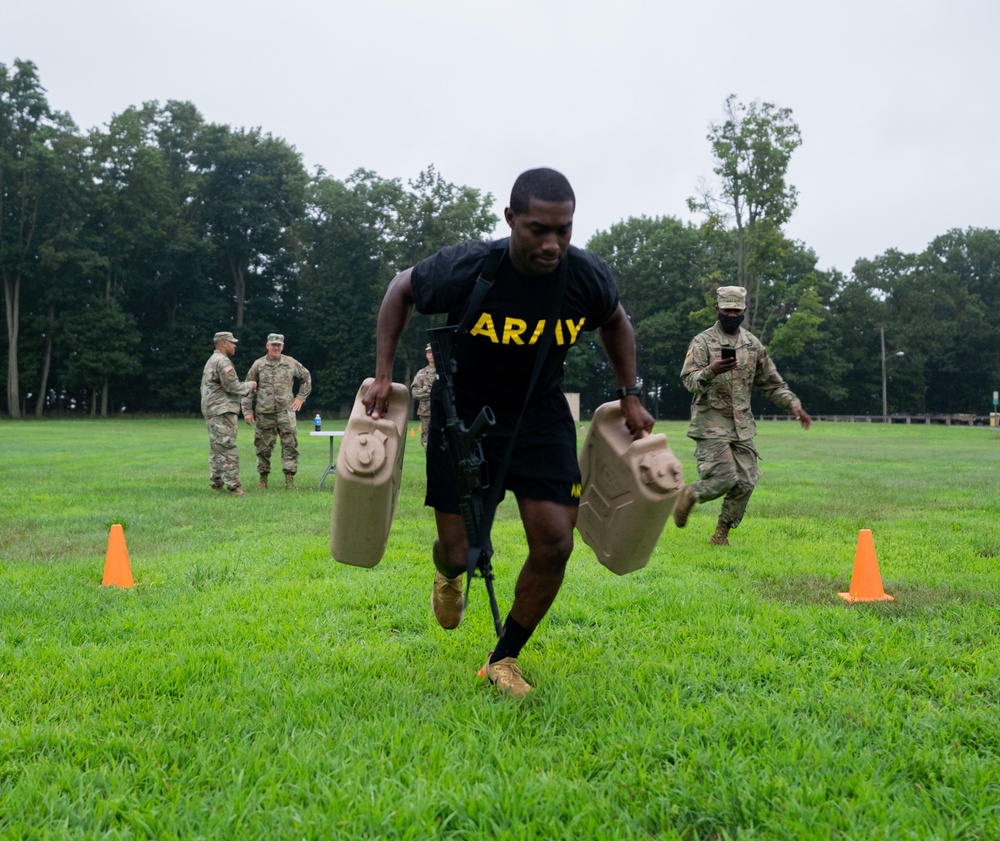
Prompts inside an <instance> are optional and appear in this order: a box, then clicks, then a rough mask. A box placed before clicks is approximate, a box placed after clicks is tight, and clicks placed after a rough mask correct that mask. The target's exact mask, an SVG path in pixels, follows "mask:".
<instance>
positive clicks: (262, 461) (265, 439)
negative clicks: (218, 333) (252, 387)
mask: <svg viewBox="0 0 1000 841" xmlns="http://www.w3.org/2000/svg"><path fill="white" fill-rule="evenodd" d="M296 377H297V378H298V380H299V393H298V394H293V393H292V386H293V380H294V379H295V378H296ZM247 381H248V382H255V383H257V411H256V412H254V421H255V423H256V425H257V427H256V430H255V432H254V436H253V443H254V446H255V447H256V448H257V472H258V473H260V475H261V476H266V475H267V474H268V473H270V472H271V452H272V451H273V450H274V444H275V440H276V439H277V438H278V437H279V436H280V438H281V469H282V471H284V473H285V475H286V476H294V475H295V473H296V471H298V469H299V450H298V447H299V436H298V432H297V430H296V425H295V410H294V409H293V408H292V403H293V402H294V401H295V400H296V399H298V400H303V401H304V400H305V399H306V398H307V397H308V396H309V394H310V392H311V391H312V377H311V376H310V374H309V371H308V369H307V368H306V367H305V365H303V364H302V363H301V362H298V361H296V360H295V359H292V357H290V356H285V355H284V354H282V356H281V358H280V359H278V360H277V361H273V360H271V359H269V358H268V357H267V356H266V355H265V356H262V357H261V358H260V359H258V360H257V361H256V362H254V364H253V365H251V366H250V371H249V372H248V373H247ZM252 408H253V395H252V394H251V395H249V396H248V397H244V398H243V414H244V415H245V414H247V412H250V411H252Z"/></svg>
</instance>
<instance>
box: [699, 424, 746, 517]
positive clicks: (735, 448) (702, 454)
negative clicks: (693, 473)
mask: <svg viewBox="0 0 1000 841" xmlns="http://www.w3.org/2000/svg"><path fill="white" fill-rule="evenodd" d="M694 457H695V460H696V461H697V462H698V476H699V480H698V481H697V482H695V483H694V484H693V485H692V486H691V492H692V493H693V494H694V498H695V500H696V501H697V502H708V501H709V500H711V499H718V498H719V497H720V496H723V495H725V499H724V500H723V501H722V512H721V513H720V514H719V519H720V520H722V522H723V523H725V524H726V525H728V526H729V527H730V528H733V529H734V528H736V527H737V526H738V525H739V524H740V521H741V520H742V519H743V515H744V513H746V510H747V503H748V502H749V501H750V495H751V494H752V493H753V489H754V487H755V486H756V484H757V482H758V481H759V480H760V468H759V467H758V466H757V458H758V456H757V448H756V447H755V446H754V443H753V438H750V439H748V440H746V441H720V440H718V439H715V438H712V439H702V440H700V441H698V446H697V447H696V448H695V451H694Z"/></svg>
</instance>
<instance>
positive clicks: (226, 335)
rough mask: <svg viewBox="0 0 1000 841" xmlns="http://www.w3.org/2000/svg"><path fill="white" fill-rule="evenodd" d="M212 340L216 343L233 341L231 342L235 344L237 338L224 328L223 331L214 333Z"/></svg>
mask: <svg viewBox="0 0 1000 841" xmlns="http://www.w3.org/2000/svg"><path fill="white" fill-rule="evenodd" d="M214 341H215V343H216V344H218V343H219V342H233V343H234V344H235V343H236V342H238V341H239V339H237V338H236V337H235V336H234V335H233V334H232V333H230V332H229V331H228V330H224V331H223V332H221V333H216V334H215V339H214Z"/></svg>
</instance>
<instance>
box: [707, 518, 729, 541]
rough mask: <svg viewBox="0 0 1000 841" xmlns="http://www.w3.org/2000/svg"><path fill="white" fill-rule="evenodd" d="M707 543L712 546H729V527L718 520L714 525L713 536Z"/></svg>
mask: <svg viewBox="0 0 1000 841" xmlns="http://www.w3.org/2000/svg"><path fill="white" fill-rule="evenodd" d="M708 542H709V543H711V544H712V545H713V546H728V545H729V525H728V524H727V523H724V522H722V520H719V522H718V523H716V524H715V534H713V535H712V536H711V537H710V538H709V539H708Z"/></svg>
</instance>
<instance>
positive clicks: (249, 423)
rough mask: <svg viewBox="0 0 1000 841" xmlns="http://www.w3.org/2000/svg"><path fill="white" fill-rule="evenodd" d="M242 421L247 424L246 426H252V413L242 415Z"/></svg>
mask: <svg viewBox="0 0 1000 841" xmlns="http://www.w3.org/2000/svg"><path fill="white" fill-rule="evenodd" d="M243 420H245V421H246V422H247V426H253V412H246V413H245V414H244V415H243Z"/></svg>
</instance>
